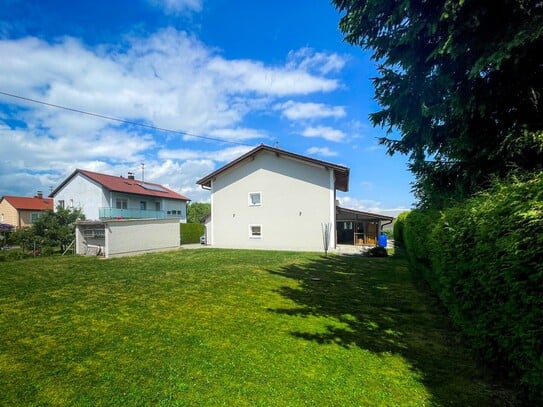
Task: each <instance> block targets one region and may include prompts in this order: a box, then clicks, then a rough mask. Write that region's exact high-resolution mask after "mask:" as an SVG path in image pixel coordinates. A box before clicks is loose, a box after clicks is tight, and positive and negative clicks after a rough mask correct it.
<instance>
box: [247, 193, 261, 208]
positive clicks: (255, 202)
mask: <svg viewBox="0 0 543 407" xmlns="http://www.w3.org/2000/svg"><path fill="white" fill-rule="evenodd" d="M261 205H262V192H249V206H261Z"/></svg>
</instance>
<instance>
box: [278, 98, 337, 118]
mask: <svg viewBox="0 0 543 407" xmlns="http://www.w3.org/2000/svg"><path fill="white" fill-rule="evenodd" d="M274 109H275V110H281V111H282V115H283V116H284V117H286V118H287V119H290V120H304V119H322V118H327V117H333V118H341V117H345V116H346V115H347V113H346V112H345V108H344V107H343V106H328V105H325V104H322V103H311V102H309V103H307V102H306V103H303V102H295V101H293V100H289V101H287V102H284V103H278V104H276V105H275V106H274Z"/></svg>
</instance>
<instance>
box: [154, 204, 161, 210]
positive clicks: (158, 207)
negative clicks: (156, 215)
mask: <svg viewBox="0 0 543 407" xmlns="http://www.w3.org/2000/svg"><path fill="white" fill-rule="evenodd" d="M159 210H160V202H155V211H159Z"/></svg>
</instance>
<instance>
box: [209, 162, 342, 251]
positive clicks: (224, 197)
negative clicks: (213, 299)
mask: <svg viewBox="0 0 543 407" xmlns="http://www.w3.org/2000/svg"><path fill="white" fill-rule="evenodd" d="M331 172H332V170H330V169H326V168H324V167H320V166H315V165H310V164H308V163H305V162H300V161H297V160H293V159H290V158H285V157H282V156H279V157H277V156H276V155H275V154H273V153H270V152H267V151H264V152H261V153H259V154H257V155H256V157H255V158H254V160H246V161H244V162H243V163H242V164H241V165H239V166H237V167H234V168H231V169H229V170H227V171H225V172H223V173H221V174H220V175H219V176H218V177H217V178H216V179H215V180H213V182H212V198H211V199H212V218H211V221H212V227H211V228H210V229H211V230H209V229H208V235H211V240H210V242H209V243H210V244H212V245H213V246H216V247H225V248H255V249H257V248H258V249H281V250H307V251H322V250H323V243H322V229H321V224H322V223H323V222H332V223H333V222H334V219H333V216H334V188H333V173H331ZM331 185H332V186H331ZM330 188H331V189H330ZM251 192H261V194H262V195H261V196H262V204H261V205H260V206H250V205H249V193H251ZM331 217H332V218H331ZM250 225H261V227H262V229H261V230H262V235H261V237H260V238H253V237H250V236H249V227H250ZM333 229H335V228H333ZM332 242H335V239H334V238H332Z"/></svg>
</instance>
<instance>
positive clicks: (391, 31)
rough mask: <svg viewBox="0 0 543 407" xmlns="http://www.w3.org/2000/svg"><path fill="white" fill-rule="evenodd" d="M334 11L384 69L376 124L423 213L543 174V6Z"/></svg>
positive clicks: (416, 3)
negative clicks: (502, 182) (404, 162)
mask: <svg viewBox="0 0 543 407" xmlns="http://www.w3.org/2000/svg"><path fill="white" fill-rule="evenodd" d="M333 3H334V4H335V5H336V7H337V8H338V10H340V12H342V14H343V16H342V18H341V21H340V28H341V30H342V31H343V33H344V34H345V40H346V41H347V42H349V43H351V44H353V45H359V46H361V47H363V48H365V49H368V50H371V51H372V52H373V54H372V56H373V59H374V60H375V61H377V63H378V77H376V78H374V79H373V85H374V88H375V99H376V100H377V102H378V103H379V104H380V106H381V107H382V109H381V110H380V111H378V112H374V113H372V114H371V115H370V119H371V121H372V123H373V124H374V125H375V126H382V127H383V128H384V129H386V131H387V134H386V135H384V136H383V137H382V138H381V143H383V144H385V145H386V146H387V147H388V152H389V153H390V154H394V153H404V154H408V155H409V157H410V169H411V170H412V172H413V173H414V174H415V176H416V182H415V185H414V191H415V194H416V195H417V197H418V198H419V200H420V204H421V205H422V206H444V205H446V204H447V202H448V200H450V199H461V198H464V197H467V196H469V195H471V194H473V193H474V192H476V191H478V190H480V189H484V188H486V187H487V186H488V185H490V182H489V181H490V180H491V179H493V178H506V177H508V176H510V175H512V174H517V173H523V172H533V171H540V170H541V169H542V168H543V111H542V109H543V106H542V90H543V2H541V1H539V0H538V1H534V0H532V1H531V0H496V1H494V2H492V3H489V2H485V1H481V0H426V1H425V0H400V1H397V0H333ZM395 134H399V136H395Z"/></svg>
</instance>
